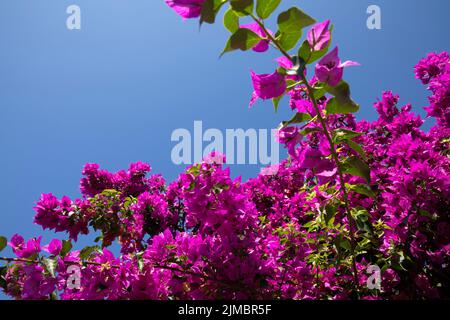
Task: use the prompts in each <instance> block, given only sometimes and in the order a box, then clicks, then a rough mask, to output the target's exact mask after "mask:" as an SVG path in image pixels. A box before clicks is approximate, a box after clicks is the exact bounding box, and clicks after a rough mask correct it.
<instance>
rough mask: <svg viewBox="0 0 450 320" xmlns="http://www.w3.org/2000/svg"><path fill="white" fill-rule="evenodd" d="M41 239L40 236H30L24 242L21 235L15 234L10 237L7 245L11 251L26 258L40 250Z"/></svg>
mask: <svg viewBox="0 0 450 320" xmlns="http://www.w3.org/2000/svg"><path fill="white" fill-rule="evenodd" d="M41 239H42V237H39V238H37V239H36V238H32V239H30V240H28V242H27V243H26V244H25V240H24V239H23V237H22V236H20V235H18V234H15V235H14V236H13V237H12V238H11V242H10V243H9V245H10V246H11V248H12V250H13V252H14V253H15V254H16V255H17V257H19V258H28V257H31V256H32V255H34V254H37V253H39V252H40V251H41Z"/></svg>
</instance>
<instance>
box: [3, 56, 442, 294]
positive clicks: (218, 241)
mask: <svg viewBox="0 0 450 320" xmlns="http://www.w3.org/2000/svg"><path fill="white" fill-rule="evenodd" d="M440 56H441V57H442V56H444V55H440ZM436 57H438V56H437V55H434V54H432V55H430V56H429V57H428V58H426V59H424V60H423V61H421V62H420V64H419V65H418V66H417V67H416V69H417V70H425V69H428V70H434V66H435V64H436ZM447 65H448V64H447ZM440 70H441V71H439V72H437V73H435V74H432V75H431V76H430V78H429V79H427V81H428V82H429V83H434V84H435V85H434V86H433V88H434V87H440V86H442V85H445V81H446V79H447V78H446V76H448V70H449V69H448V68H441V69H440ZM418 73H419V74H420V75H424V74H425V73H424V72H422V71H418ZM426 74H427V75H429V74H430V73H426ZM424 77H426V76H424ZM421 79H422V78H421ZM423 79H426V78H423ZM442 82H444V83H442ZM430 89H431V92H432V96H431V97H430V101H432V103H434V104H435V106H434V107H436V106H439V105H447V104H446V103H445V102H443V101H441V100H440V99H446V98H448V93H449V91H448V87H447V94H446V95H442V94H441V93H439V94H437V95H436V93H435V91H434V90H433V89H432V88H430ZM301 98H302V97H301V95H299V94H298V93H297V92H291V105H292V106H293V107H294V108H296V106H297V105H299V101H300V99H301ZM397 103H398V96H395V95H393V94H392V93H391V92H385V93H384V94H383V97H382V99H381V100H380V101H379V102H377V103H376V104H375V108H376V110H377V111H378V113H379V119H378V120H377V121H374V122H367V121H364V120H363V121H360V122H356V121H355V120H354V118H353V116H351V115H345V116H338V115H335V116H332V117H331V116H330V117H329V119H328V124H329V125H330V127H332V128H340V129H345V130H360V131H361V132H364V133H365V134H364V135H360V136H358V137H357V138H356V139H358V140H359V141H360V142H361V143H362V145H363V146H364V151H365V153H366V154H367V160H368V163H369V165H370V168H371V186H372V190H366V191H367V192H366V195H364V194H363V193H361V192H356V191H357V190H353V191H351V192H350V195H349V201H350V202H351V205H352V207H355V208H358V210H359V212H363V213H365V214H366V217H367V220H368V221H369V222H370V227H369V229H366V225H364V223H363V222H364V220H363V222H362V225H361V226H358V232H357V236H358V237H359V236H360V235H362V234H363V233H366V232H367V233H370V234H371V237H372V242H369V243H365V244H362V243H360V244H359V245H361V246H363V245H364V246H365V247H364V250H363V251H362V253H360V254H359V255H358V257H357V270H358V275H359V279H358V281H359V282H360V286H361V288H362V289H360V292H359V294H360V298H365V299H374V298H375V299H380V298H382V299H417V298H448V297H449V292H448V288H449V285H450V283H449V282H448V277H447V275H448V274H449V272H450V269H449V268H450V261H449V258H450V237H449V234H450V223H449V221H450V220H449V212H448V208H449V205H450V203H449V199H450V179H449V173H450V160H449V158H448V143H449V142H448V137H449V135H450V128H449V127H448V126H447V125H444V124H445V123H446V122H443V121H439V122H438V123H437V124H436V125H435V126H434V127H433V128H431V130H430V131H429V132H424V131H422V130H421V129H420V126H421V125H422V123H423V120H422V119H421V118H420V117H419V116H417V115H415V114H413V113H412V112H411V111H410V109H411V106H410V105H406V106H404V107H401V108H398V107H397ZM447 107H448V105H447ZM439 114H442V113H439ZM309 129H310V130H309V133H306V134H305V132H304V131H303V132H302V131H301V130H300V129H299V128H297V127H295V126H290V127H287V128H286V129H284V130H283V131H282V132H280V134H279V140H280V142H281V143H284V144H286V146H287V147H289V150H290V153H291V155H292V157H291V159H290V160H289V161H288V160H286V161H284V162H283V163H282V164H281V165H280V167H279V169H278V172H277V173H276V174H275V175H260V176H258V177H256V178H255V179H251V180H249V181H248V182H245V183H243V182H242V181H241V180H240V179H236V180H232V179H231V178H230V175H229V169H228V168H227V169H224V168H223V167H222V165H221V164H220V162H222V161H213V160H209V159H205V161H204V162H202V163H199V164H196V165H194V166H191V167H189V168H188V169H187V170H186V172H185V173H183V174H181V175H180V177H179V178H178V180H176V181H174V182H172V183H171V184H169V185H168V186H167V187H166V186H165V184H164V182H163V180H162V179H161V178H160V177H159V176H151V177H150V178H146V176H145V174H146V173H147V171H148V170H149V167H148V166H147V165H144V164H142V163H138V164H134V165H132V166H131V167H130V169H129V170H128V171H127V172H122V171H121V172H118V173H116V174H111V173H109V172H107V171H103V170H99V167H98V166H96V165H87V166H86V168H85V170H84V174H85V177H84V178H83V179H82V180H81V190H82V193H83V195H84V197H83V198H82V199H77V200H75V201H70V200H69V199H67V198H66V197H64V198H63V199H61V200H58V199H56V198H55V197H54V196H52V195H45V194H44V195H42V197H41V199H40V200H39V202H38V204H37V205H36V208H35V210H36V223H38V224H40V225H42V227H44V228H50V229H53V230H55V231H67V232H69V235H70V237H71V238H72V239H74V240H76V236H77V235H78V234H79V233H80V232H81V233H88V230H89V228H88V226H92V227H94V228H96V229H97V230H101V231H102V232H103V235H104V239H103V241H104V243H103V248H97V249H96V250H95V251H93V252H92V253H91V254H90V255H89V256H87V257H86V256H85V257H83V259H82V258H81V257H80V256H81V255H83V253H82V252H83V250H82V251H81V252H80V251H71V252H67V253H64V254H62V253H61V242H60V241H59V240H53V241H52V242H50V244H49V245H48V246H45V247H43V248H42V247H41V245H40V242H41V238H38V239H31V240H29V241H28V242H25V240H24V239H23V238H22V237H20V236H18V235H16V236H14V237H13V238H12V239H11V242H10V246H11V247H12V248H13V251H14V253H15V254H16V255H17V257H18V258H22V259H33V260H37V259H39V257H40V256H43V252H42V251H43V250H47V252H48V253H49V254H50V258H54V259H55V267H54V268H55V270H54V271H53V272H54V275H52V273H51V272H49V270H48V268H47V267H46V266H45V265H44V266H43V265H42V264H39V263H29V262H16V263H15V264H14V265H13V266H12V267H10V268H8V270H7V272H6V274H5V276H4V277H5V279H6V286H5V287H4V288H3V290H4V291H5V292H6V293H7V294H9V295H11V296H13V297H15V298H21V299H45V298H48V297H49V296H50V294H52V293H54V292H58V293H59V296H60V298H62V299H169V298H170V299H218V298H223V299H248V298H252V299H274V298H282V299H318V298H320V299H326V298H331V299H349V298H352V297H354V295H355V294H356V293H355V292H354V289H353V287H352V280H353V279H352V276H351V270H350V265H349V264H348V263H347V262H345V261H339V259H340V256H342V254H343V250H345V249H343V248H345V245H343V246H342V245H341V246H339V245H335V246H333V247H329V246H326V243H330V242H331V243H335V244H338V243H341V244H342V243H345V241H347V240H346V239H344V238H342V233H341V232H340V228H342V227H344V228H346V227H345V226H347V225H348V221H347V218H346V216H345V215H344V214H343V212H342V211H341V209H340V208H337V210H338V211H337V212H336V213H335V215H334V216H333V217H332V218H329V219H330V220H328V221H327V220H326V219H327V218H326V215H327V210H332V208H330V207H329V203H330V199H331V200H332V198H333V195H332V193H333V192H332V190H335V189H336V187H337V186H338V184H339V182H338V180H337V178H336V170H335V168H334V165H333V163H331V162H330V161H329V160H328V159H327V156H328V154H329V150H328V149H327V145H326V143H324V138H323V136H322V134H321V133H320V132H319V131H314V130H313V129H314V128H313V127H310V128H309ZM445 139H447V140H445ZM340 152H342V153H349V154H351V153H353V152H355V151H354V150H351V149H350V148H342V150H341V151H340ZM219 157H220V155H217V154H213V155H211V157H210V159H216V160H217V159H218V158H219ZM346 180H347V181H348V182H349V183H350V182H352V183H355V182H358V181H359V182H360V183H363V179H362V178H359V177H351V176H346ZM112 188H116V189H115V191H113V189H112ZM369 194H373V196H367V195H369ZM324 214H325V216H323V215H324ZM321 219H325V220H321ZM321 223H326V224H327V225H328V226H329V228H328V229H324V228H322V227H321ZM106 238H107V239H106ZM115 239H118V240H119V241H120V243H121V245H122V255H121V256H120V257H115V256H114V255H113V254H112V253H111V252H110V251H109V250H108V249H107V248H106V246H107V245H109V243H111V242H112V241H113V240H115ZM84 255H85V253H84ZM82 260H83V261H84V263H83V262H82ZM24 261H27V260H24ZM86 261H87V263H85V262H86ZM371 264H377V265H379V266H380V268H381V270H382V289H381V291H378V292H376V291H372V290H369V289H367V288H365V287H364V286H365V283H366V281H367V279H368V274H367V273H366V269H367V267H368V266H369V265H371ZM70 265H78V266H80V268H81V287H80V288H79V289H70V288H69V287H68V286H67V284H66V281H67V279H68V277H69V276H70V274H68V273H67V267H68V266H70Z"/></svg>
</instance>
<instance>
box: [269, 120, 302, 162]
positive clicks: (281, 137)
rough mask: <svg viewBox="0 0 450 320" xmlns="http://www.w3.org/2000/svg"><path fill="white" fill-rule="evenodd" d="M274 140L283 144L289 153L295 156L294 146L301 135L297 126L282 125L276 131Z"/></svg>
mask: <svg viewBox="0 0 450 320" xmlns="http://www.w3.org/2000/svg"><path fill="white" fill-rule="evenodd" d="M275 138H276V140H277V141H278V142H279V143H281V144H284V145H285V146H286V147H287V149H288V153H289V155H291V156H292V157H295V146H296V145H297V144H298V143H299V142H300V141H301V139H302V135H301V134H300V132H299V130H298V128H297V127H284V128H281V129H280V130H278V131H277V134H276V136H275Z"/></svg>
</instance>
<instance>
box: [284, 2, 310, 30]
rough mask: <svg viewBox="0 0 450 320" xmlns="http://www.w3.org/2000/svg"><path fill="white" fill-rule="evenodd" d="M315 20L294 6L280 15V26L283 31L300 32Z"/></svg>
mask: <svg viewBox="0 0 450 320" xmlns="http://www.w3.org/2000/svg"><path fill="white" fill-rule="evenodd" d="M315 22H316V20H314V19H313V18H311V17H310V16H309V15H307V14H306V13H304V12H303V11H302V10H300V9H298V8H296V7H292V8H290V9H289V10H287V11H284V12H282V13H280V15H279V16H278V28H279V30H280V32H282V33H298V32H301V30H302V29H303V28H304V27H307V26H310V25H312V24H314V23H315Z"/></svg>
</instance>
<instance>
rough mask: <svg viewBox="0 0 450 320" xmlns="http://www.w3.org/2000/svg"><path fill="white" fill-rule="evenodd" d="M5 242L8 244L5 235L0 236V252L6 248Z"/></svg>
mask: <svg viewBox="0 0 450 320" xmlns="http://www.w3.org/2000/svg"><path fill="white" fill-rule="evenodd" d="M7 244H8V240H7V239H6V238H5V237H0V252H1V251H3V249H5V248H6V245H7Z"/></svg>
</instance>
